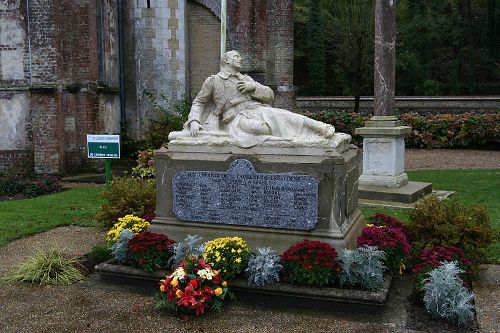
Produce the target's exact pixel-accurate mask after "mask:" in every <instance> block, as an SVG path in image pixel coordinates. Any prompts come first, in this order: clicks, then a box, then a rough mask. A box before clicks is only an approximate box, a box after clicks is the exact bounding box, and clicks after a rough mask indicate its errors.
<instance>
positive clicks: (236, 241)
mask: <svg viewBox="0 0 500 333" xmlns="http://www.w3.org/2000/svg"><path fill="white" fill-rule="evenodd" d="M249 256H250V249H249V248H248V245H247V243H246V242H245V241H244V240H243V239H241V238H240V237H223V238H216V239H213V240H211V241H209V242H208V243H207V246H206V249H205V252H204V253H203V259H204V260H205V262H207V263H209V264H210V266H212V267H213V268H214V269H216V270H218V271H220V272H221V273H222V276H224V277H225V278H226V279H228V280H230V279H232V278H234V277H236V276H238V275H240V274H241V273H243V271H244V270H245V268H246V267H247V264H248V258H249Z"/></svg>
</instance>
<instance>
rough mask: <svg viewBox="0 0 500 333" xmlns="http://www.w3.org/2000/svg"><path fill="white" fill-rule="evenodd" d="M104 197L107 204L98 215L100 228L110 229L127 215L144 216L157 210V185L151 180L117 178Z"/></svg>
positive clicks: (103, 194)
mask: <svg viewBox="0 0 500 333" xmlns="http://www.w3.org/2000/svg"><path fill="white" fill-rule="evenodd" d="M102 196H103V197H104V198H105V199H106V201H107V202H106V203H104V204H103V205H102V206H101V209H100V211H99V212H98V213H97V220H98V223H99V226H100V227H101V228H103V229H110V228H111V227H112V226H113V224H115V223H116V222H117V220H118V218H119V217H123V216H125V215H127V214H133V215H136V216H143V215H144V214H153V213H154V212H155V209H156V183H155V181H154V179H153V180H151V179H140V178H132V177H123V178H117V179H115V180H113V181H112V182H111V185H110V187H109V190H108V191H104V192H103V193H102Z"/></svg>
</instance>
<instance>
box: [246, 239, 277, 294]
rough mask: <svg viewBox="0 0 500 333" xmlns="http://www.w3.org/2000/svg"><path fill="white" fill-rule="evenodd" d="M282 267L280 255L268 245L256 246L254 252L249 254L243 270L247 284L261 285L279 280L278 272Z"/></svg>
mask: <svg viewBox="0 0 500 333" xmlns="http://www.w3.org/2000/svg"><path fill="white" fill-rule="evenodd" d="M282 269H283V265H282V264H281V263H280V256H279V255H278V254H277V253H276V251H274V250H271V248H269V247H264V248H257V253H256V254H251V255H250V259H249V260H248V267H247V268H246V270H245V272H246V274H247V276H248V284H250V285H256V286H258V287H262V286H265V285H269V284H273V283H276V282H279V280H280V278H279V274H280V272H281V270H282Z"/></svg>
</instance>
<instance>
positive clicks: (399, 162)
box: [356, 116, 411, 188]
mask: <svg viewBox="0 0 500 333" xmlns="http://www.w3.org/2000/svg"><path fill="white" fill-rule="evenodd" d="M410 131H411V127H409V126H403V125H402V122H401V121H400V120H398V118H397V117H395V116H374V117H372V118H371V119H370V120H369V121H367V122H366V124H365V127H362V128H356V134H359V135H361V136H363V174H362V175H361V176H360V177H359V184H360V185H366V186H379V187H391V188H399V187H401V186H404V185H406V184H408V176H407V175H406V173H405V172H404V171H405V168H404V161H405V143H404V137H405V136H407V135H408V134H409V133H410Z"/></svg>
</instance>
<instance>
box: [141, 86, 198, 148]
mask: <svg viewBox="0 0 500 333" xmlns="http://www.w3.org/2000/svg"><path fill="white" fill-rule="evenodd" d="M144 95H145V96H146V97H148V98H149V99H150V100H151V102H152V104H153V109H154V113H153V115H152V117H150V118H149V119H148V122H147V123H146V130H145V131H144V138H145V139H146V140H145V146H146V147H147V148H149V149H158V148H160V147H161V146H162V145H163V144H165V142H167V138H168V134H169V133H170V132H171V131H180V130H182V126H183V125H184V123H185V122H186V120H187V116H188V114H189V111H190V109H191V105H190V104H189V102H188V101H187V100H182V101H179V102H176V103H174V104H171V105H170V106H167V104H168V103H167V101H166V99H165V98H162V100H159V99H157V98H155V97H154V95H153V94H152V93H150V92H145V93H144Z"/></svg>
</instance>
